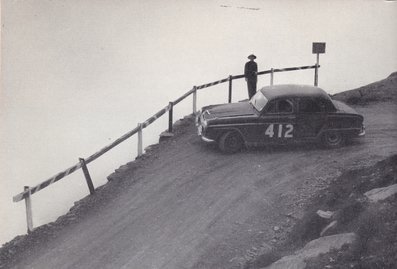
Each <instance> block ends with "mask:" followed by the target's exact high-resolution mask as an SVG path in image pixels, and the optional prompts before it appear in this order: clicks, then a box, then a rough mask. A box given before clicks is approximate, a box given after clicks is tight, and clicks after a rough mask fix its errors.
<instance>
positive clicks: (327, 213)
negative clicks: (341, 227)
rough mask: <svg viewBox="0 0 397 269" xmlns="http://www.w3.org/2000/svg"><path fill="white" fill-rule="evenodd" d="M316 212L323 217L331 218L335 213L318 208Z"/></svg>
mask: <svg viewBox="0 0 397 269" xmlns="http://www.w3.org/2000/svg"><path fill="white" fill-rule="evenodd" d="M316 213H317V215H319V216H320V217H322V218H323V219H330V218H332V216H333V215H334V212H332V211H323V210H317V212H316Z"/></svg>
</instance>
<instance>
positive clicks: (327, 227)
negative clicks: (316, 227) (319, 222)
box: [320, 220, 338, 236]
mask: <svg viewBox="0 0 397 269" xmlns="http://www.w3.org/2000/svg"><path fill="white" fill-rule="evenodd" d="M337 224H338V221H337V220H334V221H332V222H331V223H330V224H328V225H327V226H326V227H325V228H324V229H323V230H322V231H321V233H320V236H324V235H327V234H329V232H331V231H332V230H334V228H335V227H336V225H337Z"/></svg>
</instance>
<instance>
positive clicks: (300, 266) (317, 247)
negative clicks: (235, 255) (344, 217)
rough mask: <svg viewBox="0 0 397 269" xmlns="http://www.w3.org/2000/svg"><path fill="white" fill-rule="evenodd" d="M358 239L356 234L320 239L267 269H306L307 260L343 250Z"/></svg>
mask: <svg viewBox="0 0 397 269" xmlns="http://www.w3.org/2000/svg"><path fill="white" fill-rule="evenodd" d="M355 239H356V234H354V233H344V234H336V235H330V236H324V237H320V238H318V239H315V240H313V241H310V242H309V243H307V244H306V245H305V246H304V247H303V248H302V249H300V250H298V251H296V252H295V254H294V255H290V256H285V257H283V258H281V259H280V260H278V261H276V262H274V263H273V264H271V265H270V266H268V267H265V268H266V269H304V268H305V267H306V263H305V260H306V259H311V258H315V257H318V256H319V255H320V254H325V253H328V252H330V251H331V249H337V250H338V249H341V248H342V246H343V245H345V244H352V243H353V241H354V240H355Z"/></svg>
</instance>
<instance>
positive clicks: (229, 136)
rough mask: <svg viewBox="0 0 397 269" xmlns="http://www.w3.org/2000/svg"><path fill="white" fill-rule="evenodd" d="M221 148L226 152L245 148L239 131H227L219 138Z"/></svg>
mask: <svg viewBox="0 0 397 269" xmlns="http://www.w3.org/2000/svg"><path fill="white" fill-rule="evenodd" d="M219 148H220V150H221V151H222V152H224V153H235V152H238V151H240V150H241V149H242V148H243V139H242V137H241V135H240V134H239V133H238V132H235V131H229V132H226V133H224V134H223V135H222V136H221V138H220V139H219Z"/></svg>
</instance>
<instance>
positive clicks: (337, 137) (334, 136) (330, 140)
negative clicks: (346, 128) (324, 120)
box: [322, 131, 346, 148]
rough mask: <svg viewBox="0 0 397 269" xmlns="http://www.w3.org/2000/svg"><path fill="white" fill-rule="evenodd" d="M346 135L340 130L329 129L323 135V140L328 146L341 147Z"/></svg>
mask: <svg viewBox="0 0 397 269" xmlns="http://www.w3.org/2000/svg"><path fill="white" fill-rule="evenodd" d="M345 140H346V139H345V137H344V136H343V134H341V133H340V132H336V131H327V132H325V133H324V134H323V136H322V142H323V144H324V146H326V147H327V148H339V147H341V146H342V145H343V144H344V143H345Z"/></svg>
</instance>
